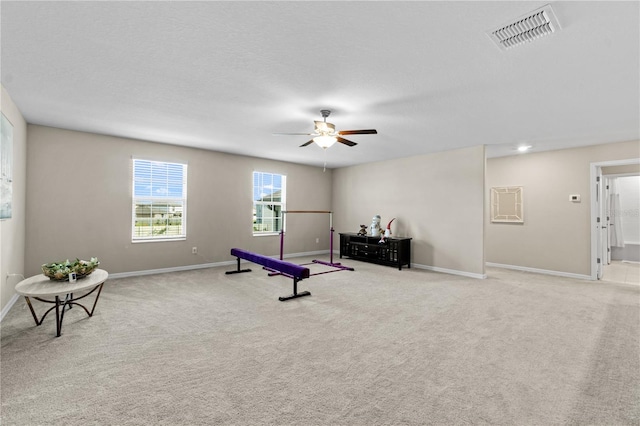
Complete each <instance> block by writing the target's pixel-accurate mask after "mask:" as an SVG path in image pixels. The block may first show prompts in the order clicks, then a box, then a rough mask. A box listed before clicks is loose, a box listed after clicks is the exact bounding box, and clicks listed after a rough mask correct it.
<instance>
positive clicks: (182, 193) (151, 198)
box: [131, 159, 187, 241]
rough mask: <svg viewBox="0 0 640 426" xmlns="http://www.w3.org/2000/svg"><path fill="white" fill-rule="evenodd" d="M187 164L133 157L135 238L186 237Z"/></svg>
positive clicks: (133, 234)
mask: <svg viewBox="0 0 640 426" xmlns="http://www.w3.org/2000/svg"><path fill="white" fill-rule="evenodd" d="M186 208H187V165H186V164H179V163H164V162H161V161H148V160H139V159H133V209H132V210H133V220H132V222H133V223H132V232H131V240H132V241H157V240H176V239H180V240H184V239H185V238H186V237H187V218H186V213H187V212H186Z"/></svg>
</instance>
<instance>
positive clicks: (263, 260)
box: [225, 248, 311, 302]
mask: <svg viewBox="0 0 640 426" xmlns="http://www.w3.org/2000/svg"><path fill="white" fill-rule="evenodd" d="M231 256H236V257H237V260H238V268H237V269H236V270H235V271H227V272H225V274H237V273H240V272H251V269H240V259H245V260H248V261H249V262H253V263H257V264H258V265H262V266H264V268H265V269H268V270H272V271H278V273H279V274H280V275H284V276H286V277H289V278H293V294H291V295H289V296H284V297H279V298H278V300H280V301H281V302H284V301H285V300H290V299H295V298H297V297H303V296H311V293H309V292H308V291H303V292H301V293H298V282H300V281H302V279H304V278H309V268H305V267H304V266H300V265H296V264H295V263H290V262H283V261H282V260H278V259H274V258H272V257H267V256H263V255H261V254H257V253H252V252H250V251H246V250H242V249H239V248H232V249H231Z"/></svg>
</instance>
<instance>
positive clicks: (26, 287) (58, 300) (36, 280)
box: [16, 269, 109, 337]
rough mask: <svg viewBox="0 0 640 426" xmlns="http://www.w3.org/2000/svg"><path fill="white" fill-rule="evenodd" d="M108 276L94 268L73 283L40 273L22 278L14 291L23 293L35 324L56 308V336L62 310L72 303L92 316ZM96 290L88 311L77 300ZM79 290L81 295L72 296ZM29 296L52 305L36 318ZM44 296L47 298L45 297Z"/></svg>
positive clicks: (59, 330) (60, 322) (58, 333)
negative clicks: (50, 277) (96, 292)
mask: <svg viewBox="0 0 640 426" xmlns="http://www.w3.org/2000/svg"><path fill="white" fill-rule="evenodd" d="M108 277H109V273H108V272H107V271H105V270H104V269H96V270H95V271H93V272H92V273H91V274H89V275H88V276H86V277H84V278H81V279H79V280H77V281H76V282H73V283H70V282H68V281H62V282H60V281H52V280H50V279H49V278H48V277H47V276H45V275H44V274H40V275H35V276H33V277H30V278H27V279H26V280H22V281H20V282H19V283H18V284H16V293H18V294H21V295H23V296H24V298H25V299H26V301H27V305H29V309H30V310H31V315H33V319H34V321H35V322H36V326H38V325H40V324H42V321H44V318H45V317H46V316H47V314H48V313H49V312H51V311H52V310H53V309H55V310H56V336H58V337H59V336H60V334H61V332H62V320H63V319H64V311H65V310H66V309H71V308H72V306H73V305H78V306H80V307H81V308H82V309H84V310H85V312H86V313H87V315H89V316H90V317H91V316H93V311H94V310H95V309H96V304H97V303H98V298H99V297H100V292H102V286H103V285H104V282H105V281H106V280H107V278H108ZM96 290H97V291H98V294H97V295H96V299H95V300H94V302H93V307H92V308H91V311H89V310H88V309H87V308H86V307H85V306H84V305H82V304H80V303H78V302H77V301H78V300H80V299H83V298H85V297H87V296H88V295H90V294H91V293H93V292H95V291H96ZM80 292H82V293H83V294H82V295H81V296H79V297H74V296H73V294H74V293H80ZM85 292H86V293H85ZM30 297H33V298H34V299H36V300H39V301H40V302H44V303H53V304H54V306H52V307H51V308H49V309H48V310H47V311H46V312H45V313H44V314H43V315H42V317H41V318H40V319H38V316H37V315H36V312H35V310H34V309H33V306H32V305H31V300H30V299H29V298H30ZM45 297H46V298H49V299H45ZM51 298H53V300H51Z"/></svg>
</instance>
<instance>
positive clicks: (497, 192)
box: [491, 186, 524, 223]
mask: <svg viewBox="0 0 640 426" xmlns="http://www.w3.org/2000/svg"><path fill="white" fill-rule="evenodd" d="M491 222H493V223H524V188H523V187H522V186H496V187H492V188H491Z"/></svg>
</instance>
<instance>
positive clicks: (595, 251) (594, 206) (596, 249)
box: [589, 158, 640, 281]
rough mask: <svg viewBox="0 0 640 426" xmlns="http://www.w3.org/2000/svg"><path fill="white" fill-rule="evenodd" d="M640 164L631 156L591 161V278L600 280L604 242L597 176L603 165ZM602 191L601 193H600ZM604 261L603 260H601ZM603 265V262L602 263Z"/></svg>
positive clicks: (600, 172) (600, 195) (600, 194)
mask: <svg viewBox="0 0 640 426" xmlns="http://www.w3.org/2000/svg"><path fill="white" fill-rule="evenodd" d="M633 164H640V158H629V159H626V160H612V161H600V162H597V163H591V165H590V167H589V169H590V170H589V171H590V173H589V187H590V194H591V222H590V224H591V228H590V229H591V279H592V280H594V281H596V280H598V255H599V253H601V252H602V244H598V235H599V233H600V232H601V229H600V224H599V222H598V218H599V217H600V211H601V203H599V201H602V191H601V186H600V185H599V184H598V181H597V177H598V176H599V175H602V168H603V167H611V166H626V165H633ZM598 192H600V193H598ZM601 262H602V260H601ZM600 266H601V267H602V263H600Z"/></svg>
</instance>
